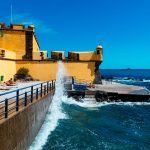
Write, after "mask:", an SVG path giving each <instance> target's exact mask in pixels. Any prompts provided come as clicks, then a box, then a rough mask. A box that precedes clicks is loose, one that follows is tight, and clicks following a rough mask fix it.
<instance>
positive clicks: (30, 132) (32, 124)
mask: <svg viewBox="0 0 150 150" xmlns="http://www.w3.org/2000/svg"><path fill="white" fill-rule="evenodd" d="M52 97H53V92H52V93H50V94H48V95H47V96H44V97H43V98H41V99H40V100H37V101H34V102H33V103H32V104H30V105H28V106H27V107H25V108H24V109H23V110H20V111H19V112H18V113H16V114H15V115H13V116H11V117H10V118H8V119H6V120H5V121H3V122H1V123H0V150H26V149H27V148H28V147H29V146H30V145H31V143H32V142H33V140H34V138H35V136H36V135H37V133H38V131H39V129H40V128H41V126H42V124H43V122H44V119H45V116H46V113H47V111H48V108H49V106H50V103H51V101H52Z"/></svg>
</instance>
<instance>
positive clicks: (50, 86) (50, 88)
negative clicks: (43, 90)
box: [49, 83, 52, 91]
mask: <svg viewBox="0 0 150 150" xmlns="http://www.w3.org/2000/svg"><path fill="white" fill-rule="evenodd" d="M49 90H50V91H51V90H52V85H51V83H50V84H49Z"/></svg>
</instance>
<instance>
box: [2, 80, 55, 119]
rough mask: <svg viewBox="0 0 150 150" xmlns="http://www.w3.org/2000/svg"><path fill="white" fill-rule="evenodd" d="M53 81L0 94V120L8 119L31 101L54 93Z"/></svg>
mask: <svg viewBox="0 0 150 150" xmlns="http://www.w3.org/2000/svg"><path fill="white" fill-rule="evenodd" d="M54 89H55V80H51V81H47V82H41V83H38V84H34V85H31V86H27V87H23V88H20V89H16V90H12V91H8V92H5V93H0V120H2V119H5V118H8V117H9V116H11V115H13V114H14V113H15V112H18V111H19V110H21V109H22V108H25V107H26V106H27V105H29V104H30V103H33V101H35V100H38V99H40V98H42V97H44V96H45V95H46V94H48V93H50V92H52V91H54Z"/></svg>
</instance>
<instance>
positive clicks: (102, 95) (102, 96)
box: [95, 91, 108, 102]
mask: <svg viewBox="0 0 150 150" xmlns="http://www.w3.org/2000/svg"><path fill="white" fill-rule="evenodd" d="M95 99H96V101H97V102H103V101H108V94H107V92H104V91H96V93H95Z"/></svg>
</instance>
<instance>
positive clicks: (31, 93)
mask: <svg viewBox="0 0 150 150" xmlns="http://www.w3.org/2000/svg"><path fill="white" fill-rule="evenodd" d="M32 102H33V86H31V103H32Z"/></svg>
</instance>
